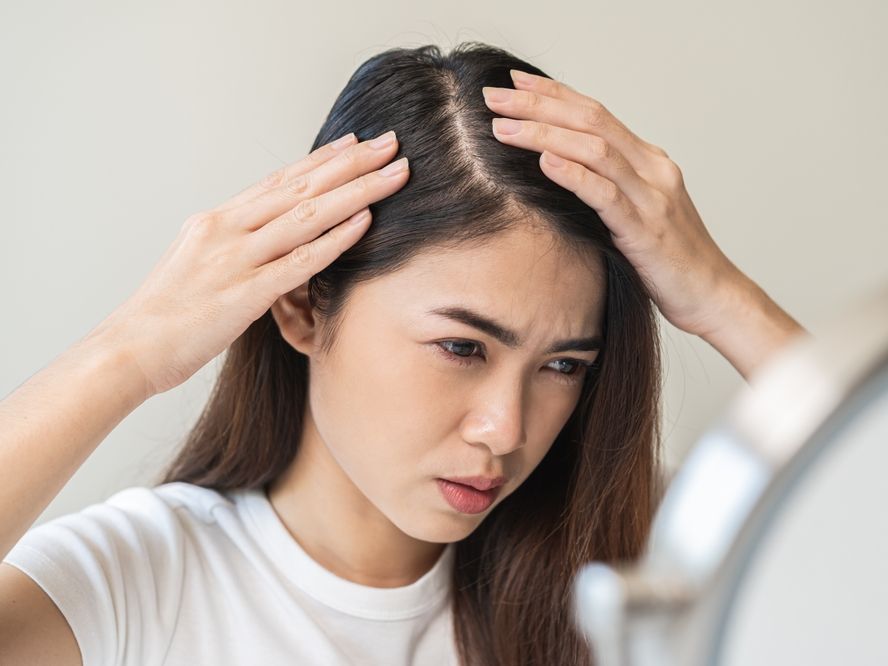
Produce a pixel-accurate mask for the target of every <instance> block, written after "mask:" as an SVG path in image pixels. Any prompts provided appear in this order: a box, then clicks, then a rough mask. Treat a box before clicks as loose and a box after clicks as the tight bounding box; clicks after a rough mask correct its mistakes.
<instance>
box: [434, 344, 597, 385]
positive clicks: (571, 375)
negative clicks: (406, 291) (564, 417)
mask: <svg viewBox="0 0 888 666" xmlns="http://www.w3.org/2000/svg"><path fill="white" fill-rule="evenodd" d="M435 345H436V347H437V348H438V349H439V350H441V353H442V354H444V356H445V357H447V358H448V359H450V360H452V361H455V362H456V363H458V364H459V365H464V366H469V365H472V363H473V362H474V361H472V360H471V359H472V357H473V356H478V354H473V353H472V350H473V349H476V348H477V349H483V348H482V347H481V345H480V344H479V343H477V342H471V341H469V340H444V341H442V342H437V343H435ZM480 357H481V358H483V355H481V356H480ZM552 363H553V364H560V365H561V367H562V368H563V367H565V366H566V367H567V368H568V370H567V371H563V370H555V374H557V375H558V376H559V378H560V380H561V381H563V382H566V383H577V382H579V381H580V380H581V379H582V377H583V375H584V374H585V373H586V371H587V370H588V369H589V368H592V367H596V363H597V360H596V361H595V362H592V361H581V360H579V359H575V358H559V359H556V360H554V361H552Z"/></svg>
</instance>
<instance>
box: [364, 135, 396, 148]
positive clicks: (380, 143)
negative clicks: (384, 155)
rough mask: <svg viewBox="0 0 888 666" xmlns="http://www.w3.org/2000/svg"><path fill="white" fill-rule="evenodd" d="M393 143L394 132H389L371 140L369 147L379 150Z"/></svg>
mask: <svg viewBox="0 0 888 666" xmlns="http://www.w3.org/2000/svg"><path fill="white" fill-rule="evenodd" d="M394 141H395V131H394V130H389V131H388V132H386V133H385V134H381V135H380V136H378V137H376V138H375V139H373V141H371V142H370V147H371V148H376V149H377V150H378V149H380V148H385V147H386V146H390V145H392V143H393V142H394Z"/></svg>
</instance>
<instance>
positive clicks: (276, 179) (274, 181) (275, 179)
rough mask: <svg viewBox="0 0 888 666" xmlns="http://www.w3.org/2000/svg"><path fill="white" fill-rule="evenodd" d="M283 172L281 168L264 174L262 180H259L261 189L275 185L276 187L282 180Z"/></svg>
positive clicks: (268, 188) (270, 188) (267, 188)
mask: <svg viewBox="0 0 888 666" xmlns="http://www.w3.org/2000/svg"><path fill="white" fill-rule="evenodd" d="M284 173H285V170H284V169H283V168H281V169H277V170H276V171H272V172H271V173H270V174H268V175H266V176H265V177H264V178H263V179H262V180H260V181H259V187H261V188H262V189H263V190H272V189H274V188H275V187H278V186H279V185H280V184H281V183H282V182H284Z"/></svg>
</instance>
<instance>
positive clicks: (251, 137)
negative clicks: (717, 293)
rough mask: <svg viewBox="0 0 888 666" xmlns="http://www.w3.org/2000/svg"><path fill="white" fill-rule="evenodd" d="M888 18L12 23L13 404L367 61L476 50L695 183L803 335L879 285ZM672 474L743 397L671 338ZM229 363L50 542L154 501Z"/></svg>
mask: <svg viewBox="0 0 888 666" xmlns="http://www.w3.org/2000/svg"><path fill="white" fill-rule="evenodd" d="M886 28H888V5H886V4H885V3H881V2H876V1H872V2H856V3H850V4H849V3H843V4H841V5H839V3H827V2H792V3H788V2H782V3H780V2H778V3H774V2H763V1H762V0H755V1H752V2H744V3H732V4H731V5H729V6H716V4H715V3H704V2H686V1H683V2H671V3H656V2H649V3H638V2H620V3H603V2H594V1H591V0H585V1H584V2H575V3H560V4H559V3H557V2H547V3H527V4H519V3H500V4H497V3H479V2H450V3H446V5H445V4H444V3H440V4H438V3H435V4H434V5H432V4H430V5H428V6H426V7H423V6H418V5H416V4H414V3H407V2H387V1H377V2H374V3H351V4H342V3H313V4H311V5H307V4H306V3H295V2H294V3H285V2H270V1H268V2H262V1H259V2H250V3H241V4H235V3H227V2H226V3H222V2H217V3H209V2H207V3H198V2H176V3H173V2H152V3H138V4H136V3H112V2H104V3H103V2H94V1H88V0H81V2H78V3H66V2H58V1H56V2H43V3H31V4H27V3H20V4H15V5H13V4H12V3H4V4H3V5H0V82H2V104H0V146H2V148H0V182H2V185H0V188H2V189H0V192H2V199H0V210H2V229H3V235H2V241H0V289H2V305H3V309H2V335H3V344H2V345H0V395H4V396H5V395H7V394H8V393H9V392H11V391H12V390H14V389H15V388H16V387H17V386H18V385H20V384H21V383H22V382H24V381H25V380H26V379H27V378H28V377H30V376H31V375H32V374H34V373H35V372H36V371H37V370H38V369H39V368H41V367H42V366H44V365H46V364H47V363H49V362H50V361H51V360H52V359H53V358H54V357H55V356H56V355H58V354H59V353H60V352H61V351H63V350H64V349H65V348H67V347H68V346H69V345H71V344H72V343H73V342H75V341H76V340H78V339H79V338H80V337H82V336H83V335H85V334H86V333H87V332H88V331H89V330H90V329H91V328H93V327H94V326H95V325H96V324H97V323H98V322H100V321H101V320H102V319H104V317H106V316H107V315H108V314H109V313H110V312H111V311H112V310H113V309H114V308H115V307H117V306H118V305H119V304H120V303H122V302H123V301H124V300H125V299H126V298H127V297H128V296H129V295H130V294H131V293H132V292H133V291H134V290H135V289H136V287H137V286H138V285H139V284H140V283H141V281H142V280H143V279H144V278H145V277H146V276H147V274H148V272H149V270H150V269H151V268H152V267H153V265H154V264H155V263H156V261H157V260H158V259H159V257H160V255H161V254H162V253H163V251H164V249H165V248H166V247H167V246H168V245H169V244H170V243H171V242H172V241H173V239H174V238H175V237H176V235H177V234H178V232H179V229H180V227H181V225H182V223H183V221H184V220H185V218H186V217H187V216H188V215H190V214H192V213H194V212H197V211H199V210H204V209H207V208H210V207H212V206H215V205H217V204H219V203H221V202H223V201H224V200H226V199H227V198H229V197H230V196H232V195H233V194H235V193H236V192H238V191H240V190H241V189H243V188H244V187H246V186H247V185H249V184H250V183H252V182H254V181H256V180H258V179H260V178H261V177H262V176H264V175H265V174H266V173H268V172H269V171H272V170H273V169H275V168H277V167H279V166H281V165H283V164H285V163H288V162H292V161H295V160H296V159H298V158H300V157H301V156H303V155H304V154H305V153H306V152H307V151H308V148H309V146H310V145H311V143H312V141H313V139H314V137H315V135H316V133H317V130H318V128H319V127H320V124H321V122H322V121H323V119H324V117H325V116H326V114H327V112H328V111H329V108H330V105H331V104H332V102H333V100H334V98H335V97H336V95H337V94H338V92H339V91H340V90H341V88H342V86H343V85H344V84H345V83H346V81H347V80H348V78H349V76H350V75H351V74H352V72H353V71H354V70H355V69H356V68H357V67H358V65H360V64H361V63H362V62H363V61H365V60H366V59H367V58H369V57H370V56H372V55H375V54H376V53H378V52H380V51H382V50H385V49H387V48H391V47H395V46H407V47H414V46H419V45H422V44H427V43H435V44H438V45H440V46H442V47H444V48H445V49H449V48H450V47H451V46H453V45H455V44H457V43H459V42H462V41H468V40H478V41H484V42H488V43H491V44H494V45H496V46H500V47H503V48H506V49H508V50H510V51H512V52H513V53H514V54H515V55H517V56H519V57H521V58H523V59H525V60H527V61H529V62H531V63H533V64H535V65H537V66H539V67H540V68H542V69H543V70H544V71H546V72H547V73H548V74H550V75H551V76H553V77H554V78H556V79H560V80H563V81H566V82H567V83H569V84H570V85H572V86H573V87H575V88H577V89H579V90H581V91H582V92H584V93H586V94H588V95H590V96H591V97H594V98H596V99H598V100H599V101H601V102H602V103H604V104H605V105H606V106H607V107H608V108H609V109H610V110H611V111H612V112H613V113H614V114H615V115H616V116H617V117H618V118H620V119H621V120H622V121H623V122H625V123H626V124H627V125H628V126H629V127H630V128H631V129H632V130H633V131H635V132H636V133H637V134H639V135H640V136H641V137H642V138H644V139H646V140H648V141H651V142H652V143H655V144H657V145H659V146H661V147H663V148H664V149H665V150H666V151H667V152H668V153H669V155H670V157H671V158H672V159H673V160H675V162H676V163H677V164H678V165H679V166H680V167H681V169H682V171H683V173H684V176H685V181H686V184H687V187H688V190H689V192H690V195H691V198H692V199H693V200H694V202H695V204H696V206H697V208H698V210H699V211H700V214H701V215H702V217H703V220H704V222H705V224H706V225H707V228H708V229H709V231H710V233H711V234H712V236H713V238H714V239H715V240H716V242H717V243H718V244H719V246H720V247H721V248H722V249H723V250H724V251H725V253H726V254H727V255H728V256H729V257H730V258H731V259H732V261H734V263H736V264H737V265H738V266H739V267H740V268H741V270H743V271H744V272H745V273H746V274H747V275H749V276H750V277H752V278H753V279H754V280H755V281H757V282H758V283H759V284H760V285H761V286H762V287H763V288H764V289H765V290H766V291H767V292H768V293H769V294H770V295H771V296H772V298H774V299H775V300H776V301H777V302H778V303H779V304H781V306H782V307H783V308H784V309H786V310H787V311H788V312H790V314H792V315H793V316H794V317H795V318H796V319H797V320H798V321H799V322H801V323H802V324H803V325H804V326H805V327H806V328H808V330H810V331H811V332H812V333H813V334H815V335H816V334H817V331H818V330H819V329H820V327H821V326H823V325H825V324H826V323H827V322H829V321H831V320H833V319H834V318H836V317H840V316H841V313H842V311H843V308H845V307H847V305H848V304H849V303H850V302H851V301H852V300H854V299H855V298H858V297H860V296H861V295H863V294H864V293H866V292H868V291H870V290H871V289H873V288H874V287H876V286H877V285H880V284H883V283H884V282H885V281H886V279H888V263H886V261H885V254H884V253H885V249H886V247H888V232H886V227H885V222H884V212H883V211H884V210H885V206H886V197H888V188H886V187H885V184H884V180H885V175H886V156H888V135H886V132H885V129H884V119H885V118H888V108H886V107H888V96H886V83H888V79H886V77H885V63H886V57H888V42H886V40H885V39H884V35H885V32H886ZM661 324H662V330H663V345H664V353H665V359H666V365H665V370H666V375H665V379H664V382H665V383H664V436H665V445H666V453H667V462H669V464H670V465H671V466H674V465H675V464H677V462H678V461H680V459H681V458H682V457H683V456H684V455H685V453H686V452H687V450H688V448H689V447H690V446H691V445H692V444H693V443H694V442H695V440H696V439H697V438H698V437H699V436H700V435H701V434H702V433H703V432H704V431H705V430H706V429H707V428H709V427H710V426H711V425H713V423H714V422H715V421H716V420H717V419H718V418H719V416H720V414H721V413H722V411H723V410H724V409H725V407H726V406H727V404H728V402H729V401H730V400H731V398H732V396H734V394H735V393H736V391H737V390H738V389H739V388H740V387H741V385H742V383H743V380H742V379H741V377H740V376H739V375H738V374H737V372H736V371H735V370H734V369H733V368H732V367H731V366H730V364H729V363H728V362H727V361H726V360H725V359H724V358H722V357H721V356H720V355H719V354H718V353H717V352H716V351H715V350H714V349H713V348H711V347H710V346H709V345H708V344H707V343H705V342H704V341H703V340H701V339H698V338H695V337H693V336H690V335H688V334H685V333H684V332H682V331H680V330H678V329H676V328H675V327H672V326H671V325H670V324H669V323H668V322H666V321H665V320H664V319H662V318H661ZM220 360H221V357H220V358H217V359H216V360H215V361H213V362H211V363H210V364H208V365H207V366H206V367H205V368H203V369H202V370H201V371H200V372H199V373H198V374H196V375H195V376H194V377H192V378H191V379H190V380H189V381H188V382H186V383H185V384H184V385H182V386H180V387H178V388H176V389H174V390H172V391H169V392H167V393H165V394H162V395H159V396H155V397H153V398H152V399H150V400H149V401H148V402H146V403H144V404H143V405H142V406H141V407H140V408H139V409H137V410H136V411H135V412H133V413H132V414H131V415H130V416H129V417H128V418H126V419H125V420H124V421H123V422H122V423H121V424H120V425H119V426H118V427H117V428H116V429H115V430H114V431H113V432H112V433H111V434H110V435H109V436H108V438H107V439H106V440H105V441H104V442H103V443H102V444H101V445H100V446H99V447H98V449H96V451H95V452H94V453H93V454H92V455H91V457H90V458H89V459H88V460H87V461H86V463H85V464H84V465H83V466H82V467H81V468H80V469H79V471H78V472H77V473H76V474H75V475H74V476H73V478H72V479H71V480H70V482H69V483H68V484H67V485H66V486H65V488H64V489H63V490H62V491H61V493H60V494H59V495H58V496H57V497H56V499H55V500H54V501H53V502H52V503H51V504H50V505H49V506H48V507H47V509H46V510H45V512H44V513H43V514H42V515H41V517H40V518H39V519H38V521H37V523H38V524H39V523H41V522H44V521H45V520H48V519H49V518H52V517H54V516H57V515H61V514H64V513H68V512H71V511H74V510H77V509H79V508H81V507H83V506H85V505H87V504H90V503H92V502H98V501H101V500H103V499H105V498H106V497H108V496H109V495H110V494H112V493H113V492H115V491H116V490H119V489H122V488H124V487H128V486H131V485H137V484H147V483H148V482H149V480H150V479H152V478H153V477H154V476H155V475H156V474H157V472H158V470H159V469H160V467H161V466H162V464H163V463H164V462H165V461H166V460H168V459H169V458H170V456H171V455H172V453H173V451H174V448H175V447H177V446H178V445H179V443H180V441H181V439H182V437H183V436H184V434H185V433H186V431H187V430H188V428H189V427H190V426H191V424H192V423H193V422H194V419H195V418H196V416H197V414H198V412H199V411H200V409H201V407H202V406H203V404H204V402H205V400H206V398H207V395H208V393H209V390H210V388H211V386H212V382H213V379H214V376H215V373H216V371H217V370H218V365H219V362H220Z"/></svg>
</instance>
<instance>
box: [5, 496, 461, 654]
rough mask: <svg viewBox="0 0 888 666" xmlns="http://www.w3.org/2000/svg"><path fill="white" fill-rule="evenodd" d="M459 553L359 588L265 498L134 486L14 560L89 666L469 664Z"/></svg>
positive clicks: (54, 529)
mask: <svg viewBox="0 0 888 666" xmlns="http://www.w3.org/2000/svg"><path fill="white" fill-rule="evenodd" d="M453 549H454V545H453V544H448V545H447V547H446V548H445V550H444V552H443V554H442V556H441V558H440V559H439V560H438V561H437V562H436V563H435V565H434V567H432V569H431V570H429V571H428V572H427V573H426V574H425V575H424V576H423V577H422V578H420V579H419V580H417V581H415V582H414V583H412V584H410V585H406V586H404V587H398V588H377V587H368V586H365V585H359V584H357V583H354V582H351V581H348V580H345V579H343V578H340V577H338V576H336V575H335V574H333V573H332V572H331V571H329V570H328V569H325V568H324V567H322V566H321V565H319V564H318V563H317V562H316V561H314V560H313V559H311V557H309V556H308V554H307V553H306V552H305V551H304V550H303V549H302V548H301V547H300V546H299V544H298V542H297V541H296V540H295V539H294V538H293V537H292V536H291V535H290V533H289V532H288V531H287V529H286V527H285V526H284V524H283V523H282V522H281V520H280V518H279V517H278V515H277V513H276V512H275V510H274V508H273V507H272V505H271V503H270V502H269V500H268V497H267V495H266V494H265V493H264V492H262V491H261V490H236V491H229V492H226V493H219V492H217V491H215V490H211V489H207V488H202V487H200V486H196V485H194V484H190V483H183V482H175V483H167V484H162V485H158V486H155V487H153V488H145V487H139V486H136V487H131V488H126V489H125V490H121V491H119V492H117V493H116V494H114V495H112V496H111V497H109V498H108V499H107V500H105V501H104V502H101V503H97V504H93V505H90V506H88V507H86V508H84V509H82V510H81V511H79V512H76V513H71V514H68V515H65V516H60V517H58V518H54V519H52V520H49V521H47V522H45V523H43V524H41V525H37V526H34V527H32V528H31V529H30V530H29V531H28V532H26V533H25V534H24V535H23V536H22V538H21V539H20V540H19V542H18V543H17V544H16V545H15V546H14V547H13V549H12V550H11V551H10V552H9V554H8V555H7V556H6V557H5V558H4V562H8V563H9V564H12V565H14V566H15V567H17V568H19V569H21V570H22V571H24V572H25V573H26V574H28V575H29V576H30V577H31V578H33V579H34V580H35V581H36V582H37V584H39V585H40V587H42V588H43V589H44V590H45V591H46V593H47V594H48V595H49V596H50V597H51V598H52V600H53V601H54V602H55V603H56V605H57V606H58V607H59V609H60V610H61V612H62V614H63V615H64V616H65V618H66V619H67V620H68V622H69V624H70V625H71V628H72V630H73V631H74V636H75V637H76V638H77V642H78V644H79V645H80V651H81V654H82V656H83V664H84V666H112V665H113V666H117V665H120V666H123V665H126V666H161V665H163V666H179V665H183V666H186V665H187V666H202V665H204V664H207V665H213V666H227V665H229V664H231V665H234V664H237V665H239V666H240V665H250V666H252V665H254V664H255V665H257V666H258V665H261V666H277V665H280V666H283V665H284V664H286V665H287V666H292V665H294V664H311V665H315V664H317V665H318V666H338V665H340V664H342V665H345V664H367V665H368V666H370V665H376V664H379V665H385V666H398V665H400V664H411V665H422V666H425V665H429V666H439V665H440V666H456V664H457V663H458V661H457V657H456V650H455V644H454V639H453V631H452V608H451V595H450V580H451V579H450V575H451V568H452V566H453Z"/></svg>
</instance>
